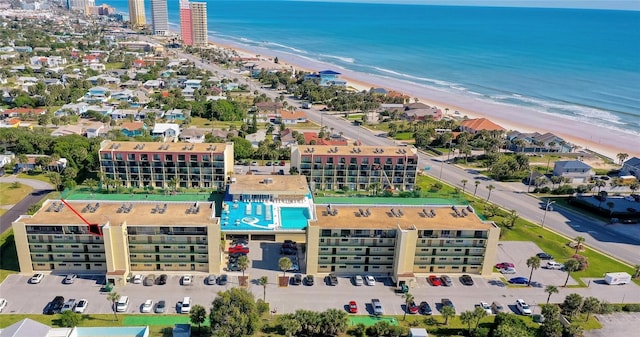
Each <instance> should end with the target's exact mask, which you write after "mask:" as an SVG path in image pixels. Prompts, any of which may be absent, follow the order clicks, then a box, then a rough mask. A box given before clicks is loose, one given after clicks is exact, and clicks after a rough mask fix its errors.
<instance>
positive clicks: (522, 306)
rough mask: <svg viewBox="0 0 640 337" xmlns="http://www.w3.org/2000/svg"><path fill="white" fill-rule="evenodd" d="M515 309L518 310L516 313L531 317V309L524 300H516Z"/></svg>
mask: <svg viewBox="0 0 640 337" xmlns="http://www.w3.org/2000/svg"><path fill="white" fill-rule="evenodd" d="M516 307H517V308H518V311H519V312H520V314H522V315H525V316H529V315H531V307H529V305H528V304H527V302H525V301H524V300H522V299H517V300H516Z"/></svg>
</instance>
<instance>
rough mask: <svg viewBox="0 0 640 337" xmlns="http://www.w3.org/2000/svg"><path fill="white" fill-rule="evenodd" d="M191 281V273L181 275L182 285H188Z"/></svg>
mask: <svg viewBox="0 0 640 337" xmlns="http://www.w3.org/2000/svg"><path fill="white" fill-rule="evenodd" d="M191 281H192V279H191V275H184V276H182V285H183V286H188V285H190V284H191Z"/></svg>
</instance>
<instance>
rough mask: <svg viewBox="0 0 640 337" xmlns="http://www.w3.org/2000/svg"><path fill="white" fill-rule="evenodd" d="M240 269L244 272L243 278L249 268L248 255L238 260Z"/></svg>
mask: <svg viewBox="0 0 640 337" xmlns="http://www.w3.org/2000/svg"><path fill="white" fill-rule="evenodd" d="M238 268H240V270H242V277H244V271H245V270H247V268H249V258H248V257H247V256H246V255H242V256H240V257H239V258H238Z"/></svg>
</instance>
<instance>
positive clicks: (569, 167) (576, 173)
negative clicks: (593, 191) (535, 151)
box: [553, 160, 595, 184]
mask: <svg viewBox="0 0 640 337" xmlns="http://www.w3.org/2000/svg"><path fill="white" fill-rule="evenodd" d="M553 175H554V176H560V177H563V178H569V179H570V180H571V183H573V184H582V183H586V182H587V181H589V179H590V178H591V177H593V176H594V175H595V171H594V170H593V169H592V168H591V166H589V165H587V164H585V163H583V162H581V161H579V160H562V161H557V162H555V164H554V165H553Z"/></svg>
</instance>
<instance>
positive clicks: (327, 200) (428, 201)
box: [313, 197, 469, 206]
mask: <svg viewBox="0 0 640 337" xmlns="http://www.w3.org/2000/svg"><path fill="white" fill-rule="evenodd" d="M313 201H314V202H315V203H316V204H354V205H407V206H421V205H468V204H469V202H467V201H466V200H464V199H462V198H460V199H455V198H444V197H434V198H400V197H315V198H313Z"/></svg>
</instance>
